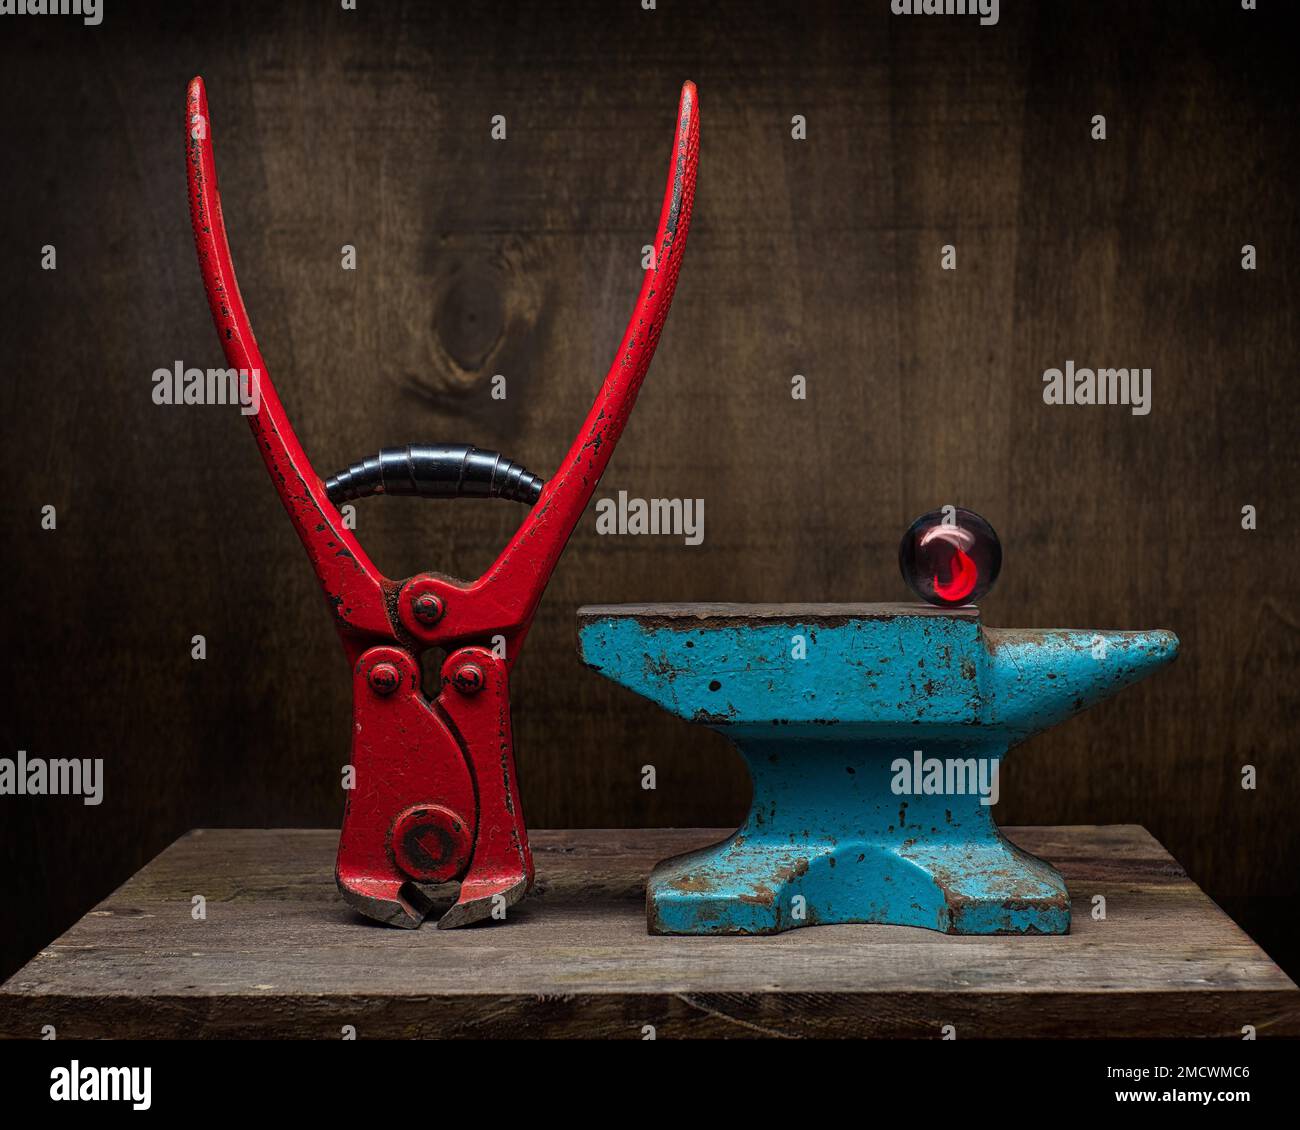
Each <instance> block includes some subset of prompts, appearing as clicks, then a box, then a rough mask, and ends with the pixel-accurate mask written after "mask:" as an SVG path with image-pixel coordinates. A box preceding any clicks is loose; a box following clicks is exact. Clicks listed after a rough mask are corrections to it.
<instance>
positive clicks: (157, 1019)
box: [0, 825, 1300, 1039]
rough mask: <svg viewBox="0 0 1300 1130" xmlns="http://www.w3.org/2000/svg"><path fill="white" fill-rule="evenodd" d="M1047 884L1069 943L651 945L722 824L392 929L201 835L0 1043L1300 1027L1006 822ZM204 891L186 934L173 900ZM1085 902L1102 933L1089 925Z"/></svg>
mask: <svg viewBox="0 0 1300 1130" xmlns="http://www.w3.org/2000/svg"><path fill="white" fill-rule="evenodd" d="M1008 831H1009V834H1010V836H1011V838H1012V839H1013V840H1014V841H1015V842H1016V843H1017V844H1019V845H1020V846H1021V847H1023V848H1025V849H1026V850H1029V851H1032V852H1034V853H1036V854H1039V855H1042V856H1044V857H1045V858H1047V859H1049V860H1050V861H1051V862H1052V863H1053V864H1055V865H1057V866H1059V867H1060V868H1061V870H1062V871H1063V872H1064V874H1065V877H1066V880H1067V883H1068V885H1069V888H1070V895H1071V897H1072V899H1073V900H1074V906H1075V913H1074V919H1073V922H1072V926H1071V932H1070V934H1069V935H1067V936H1064V937H951V936H948V935H946V934H938V933H935V932H932V931H929V930H921V929H914V928H911V927H904V926H818V927H815V928H807V929H802V930H794V931H791V932H789V933H786V934H780V935H775V936H772V937H755V938H736V937H717V938H682V937H652V936H650V935H649V934H647V933H646V923H645V876H646V874H647V873H648V872H649V870H650V868H651V867H652V866H653V865H654V863H655V862H656V861H657V860H658V859H660V858H662V857H664V856H667V855H671V854H675V853H677V852H681V851H688V850H691V849H693V848H696V847H700V846H703V845H704V844H707V843H710V842H714V841H716V840H717V839H718V838H720V837H721V836H722V835H725V832H724V831H723V830H721V829H682V830H658V829H652V830H641V829H636V830H633V829H627V830H622V831H591V830H588V831H575V832H549V831H542V832H538V833H537V834H536V836H535V838H534V850H535V851H536V856H537V872H538V881H537V886H536V889H535V890H534V893H533V894H532V895H531V896H530V897H529V898H528V899H526V900H525V901H524V902H523V903H521V904H520V905H519V906H517V907H513V908H511V911H510V917H509V919H508V920H507V921H506V922H504V923H498V924H492V925H488V926H480V927H474V928H469V929H464V930H436V929H433V928H431V927H428V926H426V927H423V928H421V929H420V930H418V931H416V930H396V929H390V928H387V927H382V926H376V925H375V924H374V923H371V922H369V921H367V920H364V919H361V918H359V917H358V916H357V915H355V914H354V913H353V912H352V911H351V910H350V909H348V908H347V907H346V906H345V905H344V903H343V902H342V900H341V899H340V898H339V897H338V894H337V892H336V890H335V889H334V882H333V877H332V875H333V871H332V867H333V854H334V850H335V846H336V836H335V834H334V833H333V832H332V831H314V830H313V831H304V830H279V831H271V830H262V829H230V830H212V829H207V830H202V829H200V830H197V831H194V832H191V833H190V834H189V835H187V836H184V837H183V838H182V839H180V840H178V841H177V842H176V843H175V844H173V845H172V846H171V847H169V848H168V849H167V850H166V851H165V852H163V854H162V855H160V856H159V857H158V858H157V859H155V860H154V861H153V862H152V863H150V864H149V865H148V866H147V867H145V868H144V870H143V871H141V872H140V874H138V875H136V876H135V877H133V878H132V879H131V880H130V881H129V882H128V883H127V884H126V885H125V886H123V887H122V888H121V889H120V890H118V891H116V892H114V893H113V895H112V896H111V897H110V898H108V899H107V900H106V901H105V902H103V903H101V904H100V905H99V906H97V907H96V908H95V909H94V910H93V911H92V912H91V913H90V914H89V915H88V916H87V917H86V918H84V919H82V920H81V921H80V922H79V923H77V925H76V926H74V927H73V929H72V930H71V931H69V932H68V933H67V934H65V935H64V936H63V937H61V938H59V939H58V940H57V941H56V942H55V943H54V944H53V945H51V946H49V947H48V948H46V949H44V950H42V951H41V953H40V954H39V955H38V956H37V957H36V958H35V959H34V960H33V961H32V962H31V964H29V965H28V966H27V967H26V968H24V969H23V970H22V971H20V972H19V973H18V974H17V975H16V976H15V977H14V978H12V979H11V980H10V981H9V982H8V983H7V984H6V985H4V987H3V989H0V1034H3V1035H5V1036H23V1035H29V1034H32V1033H35V1032H38V1031H39V1030H40V1027H41V1026H42V1025H45V1024H53V1025H54V1026H55V1027H56V1029H57V1031H58V1035H59V1038H60V1039H66V1038H70V1037H125V1036H129V1037H175V1038H199V1037H218V1036H224V1037H237V1036H293V1037H317V1038H324V1039H338V1038H339V1035H340V1030H341V1027H342V1026H343V1025H345V1024H352V1025H354V1026H355V1027H356V1029H357V1036H358V1038H361V1039H365V1038H382V1037H417V1036H419V1037H438V1038H450V1037H458V1038H459V1037H469V1036H483V1037H500V1036H509V1037H515V1038H518V1037H530V1036H531V1037H551V1036H573V1037H581V1038H587V1039H591V1038H602V1039H604V1038H609V1039H618V1038H625V1039H641V1038H642V1037H643V1035H644V1033H643V1026H644V1025H647V1024H648V1025H652V1026H653V1027H654V1028H655V1034H656V1036H657V1038H662V1039H671V1038H679V1037H704V1036H710V1037H712V1036H725V1037H753V1036H779V1037H798V1036H904V1037H917V1038H927V1037H928V1038H933V1039H938V1038H940V1037H941V1035H942V1032H941V1027H942V1026H943V1025H945V1024H952V1025H955V1026H956V1028H957V1037H958V1038H959V1039H970V1038H981V1037H991V1036H1016V1037H1028V1036H1048V1035H1051V1036H1085V1035H1087V1036H1101V1035H1111V1036H1135V1035H1155V1036H1224V1037H1232V1038H1234V1039H1240V1038H1241V1029H1242V1026H1243V1025H1247V1024H1249V1025H1253V1026H1255V1028H1256V1030H1257V1035H1258V1036H1259V1037H1260V1038H1266V1037H1268V1036H1271V1035H1297V1034H1300V991H1298V990H1297V989H1296V986H1295V985H1294V984H1293V983H1292V982H1291V980H1290V979H1289V978H1288V977H1287V976H1286V975H1285V974H1284V973H1282V971H1281V970H1280V969H1278V968H1277V966H1276V965H1274V964H1273V962H1271V961H1270V960H1269V959H1268V958H1267V957H1266V956H1265V955H1264V954H1263V952H1261V951H1260V949H1259V948H1258V947H1257V946H1256V945H1255V944H1254V943H1253V942H1252V941H1251V940H1250V939H1249V938H1248V937H1246V935H1245V934H1243V933H1242V931H1241V930H1240V928H1238V927H1237V926H1236V925H1234V924H1233V922H1232V921H1231V920H1230V919H1229V918H1228V917H1227V915H1225V914H1224V913H1223V912H1222V911H1221V910H1219V909H1218V908H1217V907H1216V906H1215V905H1214V904H1213V903H1212V902H1210V900H1209V899H1208V898H1206V897H1205V895H1204V894H1203V893H1202V892H1201V891H1199V890H1198V889H1197V888H1196V886H1195V884H1193V883H1192V882H1191V881H1190V880H1189V879H1188V878H1187V876H1186V875H1185V874H1184V873H1183V871H1182V869H1181V868H1179V867H1178V865H1177V864H1176V863H1175V862H1174V861H1173V859H1171V858H1170V856H1169V854H1168V853H1167V852H1166V851H1165V850H1164V849H1163V848H1161V847H1160V845H1159V844H1158V843H1156V841H1155V840H1154V839H1152V837H1151V836H1150V834H1149V833H1148V832H1146V831H1145V830H1144V829H1142V828H1139V827H1136V826H1133V825H1127V826H1112V827H1075V828H1016V829H1009V830H1008ZM196 894H202V895H203V896H204V897H205V899H206V900H207V904H206V918H204V919H203V920H201V921H196V920H195V919H194V918H193V916H192V913H191V909H192V898H193V896H194V895H196ZM1095 895H1103V896H1105V899H1106V918H1105V920H1104V921H1096V920H1094V919H1093V918H1092V916H1091V913H1090V909H1091V906H1092V899H1093V897H1094V896H1095Z"/></svg>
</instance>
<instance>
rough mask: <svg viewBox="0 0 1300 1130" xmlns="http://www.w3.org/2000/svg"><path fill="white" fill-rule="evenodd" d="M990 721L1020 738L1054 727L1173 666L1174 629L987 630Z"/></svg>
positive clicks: (1175, 641) (1174, 648) (1176, 645)
mask: <svg viewBox="0 0 1300 1130" xmlns="http://www.w3.org/2000/svg"><path fill="white" fill-rule="evenodd" d="M984 639H985V643H986V644H987V646H988V649H989V668H988V674H989V687H988V690H987V692H986V694H985V699H986V709H987V710H988V712H989V713H988V721H989V722H991V723H994V724H996V725H1000V726H1004V727H1006V728H1007V729H1008V730H1010V731H1013V732H1016V731H1018V732H1019V734H1020V736H1021V737H1025V736H1028V735H1029V734H1033V733H1037V732H1038V731H1039V730H1045V729H1047V728H1048V727H1049V726H1054V725H1055V724H1056V723H1057V722H1060V721H1062V720H1064V719H1066V718H1069V717H1070V716H1071V715H1072V714H1077V713H1078V712H1079V711H1081V710H1086V709H1087V708H1088V707H1089V706H1093V705H1095V704H1096V703H1098V702H1101V701H1102V700H1103V699H1106V698H1109V697H1110V696H1111V695H1113V694H1115V693H1116V692H1117V691H1121V690H1123V689H1124V688H1125V687H1127V686H1131V685H1132V684H1133V683H1136V682H1138V680H1140V679H1145V678H1146V677H1147V676H1148V675H1150V674H1152V673H1153V672H1155V671H1158V670H1159V669H1160V668H1161V667H1163V666H1165V665H1166V664H1167V663H1170V662H1172V661H1173V659H1174V658H1175V656H1177V654H1178V637H1177V636H1176V635H1174V633H1173V632H1168V631H1162V630H1157V631H1150V632H1090V631H1086V630H1072V629H1058V628H1030V629H997V628H985V629H984Z"/></svg>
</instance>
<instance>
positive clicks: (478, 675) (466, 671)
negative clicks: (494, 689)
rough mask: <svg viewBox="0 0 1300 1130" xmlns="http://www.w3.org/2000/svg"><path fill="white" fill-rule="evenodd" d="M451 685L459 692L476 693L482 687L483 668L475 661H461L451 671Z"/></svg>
mask: <svg viewBox="0 0 1300 1130" xmlns="http://www.w3.org/2000/svg"><path fill="white" fill-rule="evenodd" d="M451 685H452V686H453V687H455V688H456V689H457V690H458V691H460V693H461V694H478V692H479V691H481V690H482V689H483V669H482V668H481V667H480V666H479V665H478V664H477V663H462V664H461V665H460V666H459V667H457V668H456V670H455V671H453V672H452V676H451Z"/></svg>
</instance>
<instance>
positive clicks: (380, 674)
mask: <svg viewBox="0 0 1300 1130" xmlns="http://www.w3.org/2000/svg"><path fill="white" fill-rule="evenodd" d="M369 679H370V689H371V690H372V691H374V692H375V694H382V695H390V694H392V693H393V692H394V691H395V690H397V688H398V687H399V686H401V685H402V673H401V672H400V671H399V670H398V669H397V666H396V665H395V664H393V663H376V664H375V665H374V666H373V667H372V668H370V675H369Z"/></svg>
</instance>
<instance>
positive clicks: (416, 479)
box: [325, 443, 543, 506]
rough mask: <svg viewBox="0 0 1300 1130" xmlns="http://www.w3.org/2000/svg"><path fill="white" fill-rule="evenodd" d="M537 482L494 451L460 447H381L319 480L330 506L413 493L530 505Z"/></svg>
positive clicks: (537, 489)
mask: <svg viewBox="0 0 1300 1130" xmlns="http://www.w3.org/2000/svg"><path fill="white" fill-rule="evenodd" d="M542 486H543V483H542V480H541V479H539V478H538V477H537V476H536V475H534V474H531V473H530V472H529V471H528V470H527V469H525V468H524V467H523V466H522V465H520V464H519V463H515V462H514V461H512V460H510V459H507V458H506V457H505V456H504V455H500V454H498V453H497V452H495V451H480V450H479V449H478V448H477V447H470V446H469V445H468V444H463V443H459V444H458V443H432V444H412V445H411V446H410V447H386V448H384V449H383V450H382V451H381V452H380V453H379V454H378V455H376V456H375V457H374V458H372V459H363V460H362V461H361V462H360V463H353V464H352V466H351V467H349V468H348V469H347V470H346V471H340V472H339V473H338V474H337V475H334V476H333V477H331V478H329V479H326V480H325V493H326V494H327V495H329V500H330V501H331V502H333V503H334V504H335V505H338V503H340V502H348V501H351V500H352V499H354V498H366V497H368V496H369V495H372V494H415V495H420V496H421V497H423V498H463V497H469V498H504V499H508V500H509V501H511V502H522V503H525V504H526V505H528V506H532V505H533V503H535V502H536V501H537V500H538V498H540V497H541V494H542Z"/></svg>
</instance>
